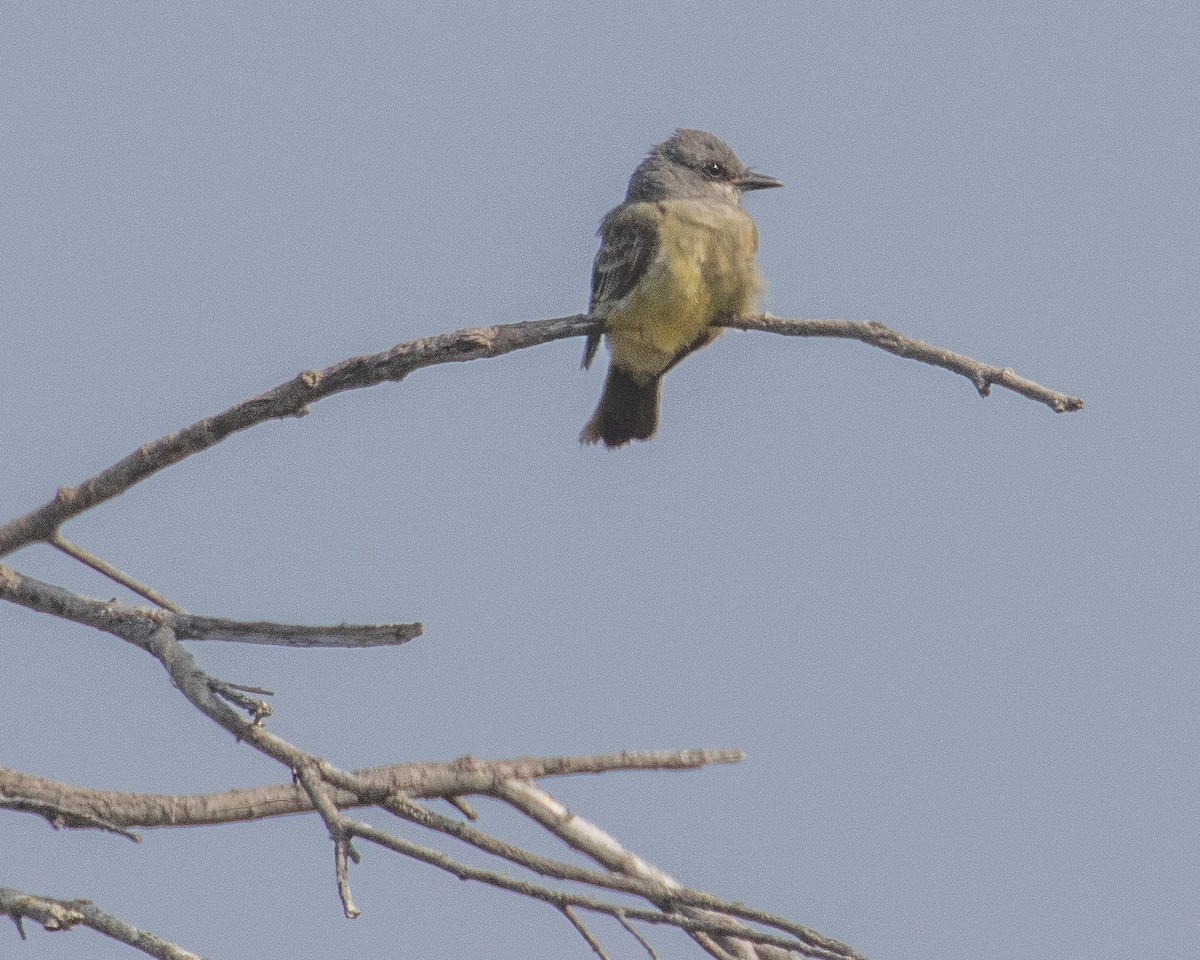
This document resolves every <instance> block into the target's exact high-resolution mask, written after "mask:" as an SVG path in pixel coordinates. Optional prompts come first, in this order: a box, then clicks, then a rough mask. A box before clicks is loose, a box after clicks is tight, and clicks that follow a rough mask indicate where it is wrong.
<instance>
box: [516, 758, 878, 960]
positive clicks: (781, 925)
mask: <svg viewBox="0 0 1200 960" xmlns="http://www.w3.org/2000/svg"><path fill="white" fill-rule="evenodd" d="M495 795H496V796H497V797H498V798H500V799H502V800H504V801H505V802H507V803H509V804H511V805H512V806H513V807H514V808H515V809H517V810H520V811H521V812H522V813H524V814H526V815H527V816H528V817H529V818H530V819H532V820H534V821H535V822H536V823H539V824H541V825H542V826H543V827H545V828H546V829H547V830H549V831H550V832H551V833H553V834H555V835H556V836H557V837H559V839H561V840H562V841H563V842H564V843H566V844H568V845H569V846H571V847H572V848H573V849H575V850H578V851H579V852H580V853H583V854H584V855H586V856H588V857H591V858H592V859H593V860H595V861H596V862H597V863H600V864H601V865H603V866H604V867H606V868H607V869H609V870H613V871H615V872H618V873H622V874H625V875H626V876H634V877H639V878H642V879H645V880H649V881H652V882H654V883H657V884H661V885H662V887H663V889H665V890H666V891H667V895H668V897H669V898H670V899H672V900H673V901H674V902H675V903H677V904H684V905H687V906H689V907H696V908H699V909H700V910H702V911H705V913H706V914H711V913H719V914H723V915H727V916H729V917H740V918H742V919H744V920H748V921H751V922H754V923H761V924H764V925H766V926H770V927H775V928H776V929H777V930H782V931H784V932H786V933H788V934H791V935H792V936H794V937H796V938H797V939H798V940H799V941H800V942H802V943H803V944H804V945H805V950H807V951H808V952H809V953H810V954H811V955H812V956H832V957H845V958H856V957H858V954H857V953H855V951H854V949H853V948H851V947H849V946H847V945H846V944H844V943H841V942H839V941H837V940H834V939H833V938H832V937H827V936H825V935H824V934H821V933H818V932H817V931H816V930H812V929H810V928H808V927H806V926H804V925H802V924H799V923H793V922H792V921H790V920H788V919H786V918H785V917H779V916H775V915H773V914H770V913H767V912H766V911H763V910H755V909H753V908H751V907H747V906H745V905H744V904H741V903H736V902H732V901H721V900H719V899H717V898H716V897H713V896H712V895H711V894H705V893H703V892H702V891H699V890H684V888H683V887H682V885H681V884H680V883H679V881H677V880H675V879H674V878H673V877H671V876H670V875H669V874H667V873H666V872H665V871H663V870H660V869H659V868H658V867H655V866H653V865H651V864H649V863H647V862H646V861H645V860H643V859H642V858H641V857H639V856H637V855H636V854H634V853H632V852H631V851H629V850H626V849H625V848H624V847H623V846H621V844H620V843H618V842H617V840H616V839H615V838H614V837H612V836H610V835H609V834H608V833H606V832H605V831H603V830H601V829H600V828H599V827H598V826H596V825H595V824H593V823H590V822H588V821H587V820H585V819H584V818H583V817H581V816H579V815H578V814H575V813H572V812H571V811H570V810H568V809H567V807H566V806H564V805H563V804H562V803H560V802H559V801H558V800H556V799H555V798H554V797H552V796H550V794H548V793H547V792H546V791H545V790H543V789H542V788H541V787H539V786H538V785H536V784H534V783H530V782H528V781H525V782H522V781H514V780H508V781H505V782H503V783H502V784H498V785H497V789H496V794H495ZM689 915H690V916H692V917H695V916H696V914H694V913H693V914H689ZM631 916H632V914H631ZM731 922H733V923H736V921H731ZM702 932H707V933H713V932H714V931H712V930H704V931H702ZM719 932H720V933H725V934H731V935H733V936H735V937H738V936H740V934H738V933H737V932H736V930H734V929H728V930H724V931H719ZM747 932H749V931H747ZM747 939H755V940H756V942H758V941H757V938H756V937H753V938H751V937H748V938H747Z"/></svg>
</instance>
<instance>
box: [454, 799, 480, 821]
mask: <svg viewBox="0 0 1200 960" xmlns="http://www.w3.org/2000/svg"><path fill="white" fill-rule="evenodd" d="M446 802H447V803H449V804H450V806H452V807H453V808H454V809H455V810H457V811H458V812H459V813H461V814H462V815H463V816H464V817H466V818H467V819H468V820H478V819H479V814H478V813H476V812H475V809H474V808H473V807H472V806H471V805H470V804H469V803H467V801H466V800H464V799H463V798H462V797H447V798H446Z"/></svg>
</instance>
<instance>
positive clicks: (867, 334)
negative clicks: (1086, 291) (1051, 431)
mask: <svg viewBox="0 0 1200 960" xmlns="http://www.w3.org/2000/svg"><path fill="white" fill-rule="evenodd" d="M721 326H725V327H734V328H736V329H738V330H762V331H764V332H766V333H781V334H783V335H784V336H788V337H841V338H844V339H848V340H860V341H862V342H863V343H866V344H869V345H870V346H872V347H879V349H880V350H886V351H887V352H888V353H894V354H896V356H898V357H907V358H908V359H910V360H918V361H920V362H921V363H928V364H931V365H932V366H935V367H943V368H944V369H946V370H950V371H952V372H953V373H957V374H959V375H960V376H964V377H966V378H967V379H968V380H970V381H971V383H973V384H974V385H975V389H976V390H978V391H979V395H980V396H982V397H986V396H988V395H989V394H990V393H991V390H992V386H993V384H994V385H996V386H998V387H1004V388H1006V389H1008V390H1013V391H1015V392H1016V393H1019V394H1021V396H1023V397H1028V398H1029V399H1030V400H1036V401H1037V402H1038V403H1044V404H1046V406H1048V407H1049V408H1050V409H1051V410H1053V411H1054V412H1055V413H1071V412H1073V411H1075V410H1082V409H1083V401H1082V400H1081V399H1079V398H1078V397H1069V396H1067V395H1066V394H1065V393H1059V392H1058V391H1056V390H1051V389H1049V388H1047V387H1043V386H1042V385H1041V384H1040V383H1034V382H1033V381H1032V380H1027V379H1026V378H1025V377H1021V376H1018V375H1017V374H1015V373H1014V372H1013V371H1012V370H1010V369H1008V368H1007V367H994V366H991V365H990V364H986V363H980V362H979V361H978V360H972V359H971V358H970V357H967V356H963V355H962V354H960V353H953V352H952V351H950V350H947V349H945V348H944V347H937V346H934V345H933V344H931V343H925V342H924V341H922V340H914V339H913V338H912V337H906V336H905V335H904V334H902V333H898V332H896V331H895V330H893V329H891V327H889V326H887V325H886V324H883V323H877V322H874V321H863V320H784V319H781V318H779V317H773V316H771V315H770V314H768V313H760V314H755V315H752V316H745V317H729V318H728V319H725V320H722V321H721Z"/></svg>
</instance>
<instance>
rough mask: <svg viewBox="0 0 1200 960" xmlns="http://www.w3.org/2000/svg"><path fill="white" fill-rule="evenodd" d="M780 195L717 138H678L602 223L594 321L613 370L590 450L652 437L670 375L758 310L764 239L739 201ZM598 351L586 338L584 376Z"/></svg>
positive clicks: (637, 175)
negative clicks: (757, 256)
mask: <svg viewBox="0 0 1200 960" xmlns="http://www.w3.org/2000/svg"><path fill="white" fill-rule="evenodd" d="M782 186H783V183H782V181H780V180H776V179H775V178H774V177H768V176H764V175H763V174H761V173H752V172H750V171H749V170H747V169H746V168H745V167H744V166H743V165H742V162H741V161H740V160H738V158H737V155H736V154H734V152H733V151H732V150H731V149H730V148H729V147H728V146H727V145H726V144H725V143H723V142H722V141H720V140H718V139H717V138H716V137H714V136H713V135H712V134H711V133H704V132H703V131H700V130H676V131H675V136H673V137H671V139H670V140H668V141H667V142H666V143H660V144H657V145H656V146H654V147H651V148H650V155H649V156H647V157H646V159H645V160H643V161H642V162H641V165H640V166H638V168H637V169H636V170H635V171H634V172H633V176H632V177H630V178H629V190H628V192H626V194H625V200H624V201H623V202H622V203H620V204H619V205H618V206H616V207H614V208H613V209H612V210H611V211H610V212H609V213H608V214H607V215H606V216H605V217H604V219H603V220H602V221H601V223H600V250H599V252H598V253H597V254H596V262H595V264H594V265H593V267H592V300H591V306H590V307H589V312H590V313H591V314H592V316H594V317H597V318H599V319H601V320H603V321H604V334H605V335H606V336H607V337H608V346H609V350H610V351H611V352H612V363H611V364H610V365H609V368H608V378H607V379H606V380H605V382H604V393H603V394H601V396H600V404H599V406H597V407H596V412H595V413H594V414H592V419H590V420H589V421H588V422H587V426H585V427H584V428H583V433H581V434H580V435H579V440H580V442H581V443H598V442H599V441H601V440H603V441H604V444H605V446H609V447H620V446H622V445H624V444H626V443H628V442H629V441H630V440H648V439H649V438H650V437H652V436H654V431H655V429H656V428H657V427H658V394H659V384H660V383H661V382H662V378H663V374H665V373H666V372H667V371H668V370H670V369H671V368H672V367H673V366H675V364H677V363H678V362H679V361H680V360H682V359H683V358H684V357H686V356H687V355H688V354H689V353H691V352H692V351H693V350H699V349H700V348H701V347H704V346H707V345H708V344H710V343H712V342H713V340H715V339H716V338H717V336H718V335H719V334H720V332H721V328H720V327H717V326H714V325H713V321H715V320H717V319H718V318H719V317H722V316H737V315H739V314H744V313H750V312H752V311H753V310H754V301H755V298H756V296H757V294H758V292H759V289H760V287H761V286H762V280H761V278H760V277H759V275H758V268H757V267H756V266H755V265H754V253H755V251H756V250H757V249H758V231H757V230H756V229H755V227H754V221H753V220H751V219H750V214H748V213H746V211H744V210H743V209H742V208H741V207H740V206H739V205H738V200H739V199H740V197H741V195H742V192H743V191H744V190H761V189H763V188H764V187H782ZM599 346H600V334H599V333H594V334H592V335H591V336H589V337H588V342H587V349H586V350H585V351H584V355H583V365H584V367H587V366H589V365H590V364H591V362H592V358H593V357H595V355H596V349H597V348H598V347H599Z"/></svg>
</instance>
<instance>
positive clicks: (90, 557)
mask: <svg viewBox="0 0 1200 960" xmlns="http://www.w3.org/2000/svg"><path fill="white" fill-rule="evenodd" d="M49 542H50V545H51V546H52V547H55V548H56V549H58V550H61V551H62V552H63V553H65V554H66V555H67V556H69V557H74V558H75V559H76V560H78V561H79V562H80V563H82V564H83V565H84V566H88V567H91V568H92V569H93V570H95V571H96V572H97V573H102V574H104V576H106V577H108V578H109V579H110V580H115V581H116V582H117V583H119V584H121V586H123V587H127V588H128V589H130V590H132V591H133V592H134V593H136V594H137V595H138V596H140V597H145V598H146V599H147V600H149V601H150V602H151V603H157V604H158V605H159V606H160V607H162V608H164V609H166V610H170V611H171V612H172V613H186V612H187V611H186V610H184V609H183V607H181V606H179V605H178V604H175V603H172V602H171V601H170V600H168V599H167V598H166V597H164V596H163V595H162V594H161V593H159V592H158V591H157V590H152V589H151V588H150V587H148V586H146V585H145V584H144V583H139V582H138V581H137V580H135V579H133V577H131V576H130V575H129V574H127V573H125V572H123V571H121V570H118V569H117V568H116V567H114V566H113V565H112V564H111V563H109V562H108V561H107V560H101V559H100V558H99V557H98V556H96V555H95V554H94V553H90V552H88V551H87V550H84V549H83V547H81V546H79V545H77V544H74V543H72V542H71V541H70V540H68V539H67V538H66V537H64V536H63V535H62V534H61V533H58V532H57V531H56V532H55V533H54V535H53V536H52V537H51V538H50V541H49Z"/></svg>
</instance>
